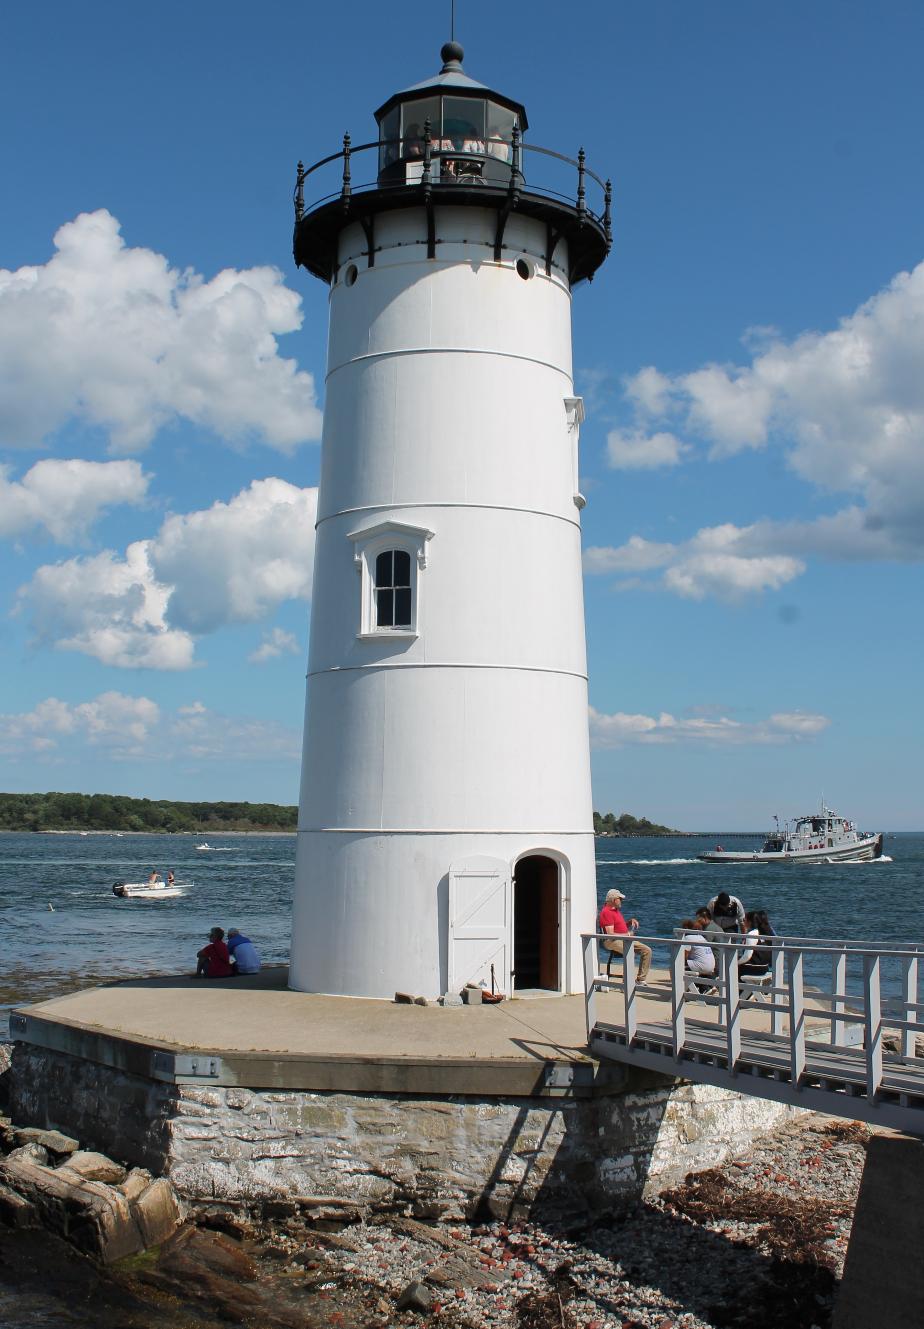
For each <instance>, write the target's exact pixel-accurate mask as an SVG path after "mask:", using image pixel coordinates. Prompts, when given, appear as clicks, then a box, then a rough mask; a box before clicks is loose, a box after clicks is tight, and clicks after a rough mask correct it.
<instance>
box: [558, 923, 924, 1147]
mask: <svg viewBox="0 0 924 1329" xmlns="http://www.w3.org/2000/svg"><path fill="white" fill-rule="evenodd" d="M603 940H604V938H603V935H602V934H600V933H587V934H584V936H583V945H584V977H585V985H584V986H585V998H586V1009H587V1042H588V1045H589V1047H590V1050H591V1052H592V1053H593V1054H594V1056H597V1057H599V1058H600V1059H601V1060H615V1061H621V1062H626V1063H628V1064H630V1065H636V1066H643V1067H646V1068H647V1069H649V1070H657V1071H661V1072H662V1073H664V1074H666V1075H674V1076H678V1077H681V1078H683V1079H687V1080H697V1081H701V1082H703V1083H706V1084H714V1085H719V1086H721V1087H723V1088H726V1089H734V1090H736V1091H738V1092H739V1093H746V1094H753V1095H755V1096H757V1097H759V1098H770V1099H774V1100H776V1101H777V1102H782V1103H789V1104H791V1105H792V1106H794V1107H803V1108H811V1109H813V1110H816V1111H820V1112H830V1113H832V1114H834V1115H836V1116H845V1117H851V1118H859V1119H861V1120H863V1121H868V1122H871V1123H876V1124H879V1125H882V1126H890V1127H894V1128H895V1129H898V1130H902V1131H906V1132H909V1133H910V1134H913V1135H920V1136H924V1023H922V1022H921V1017H922V1014H924V1004H922V1002H921V1000H920V996H921V994H920V991H919V983H920V979H921V977H922V972H921V971H922V966H921V965H920V964H919V961H920V960H922V959H924V945H916V944H911V945H909V944H907V943H888V942H877V943H871V942H854V941H831V940H824V939H818V938H811V937H774V938H773V939H772V940H771V942H770V945H771V962H770V968H769V971H768V974H767V975H764V976H762V977H760V976H754V975H752V974H747V973H741V974H739V956H740V954H741V951H742V949H743V947H744V946H745V939H744V937H743V936H740V935H739V936H733V935H730V936H727V937H726V938H725V939H724V940H716V939H715V938H714V937H712V936H710V937H708V938H707V937H706V936H705V935H703V936H702V943H703V944H706V945H709V946H711V947H712V949H713V952H714V953H715V955H716V957H717V966H716V973H715V975H714V976H705V977H703V976H697V975H695V974H692V973H691V971H689V970H687V969H685V963H684V962H685V956H686V952H687V950H688V949H689V941H684V940H683V938H682V937H681V936H680V935H679V934H678V935H675V936H673V937H644V936H632V935H630V936H627V937H624V938H621V940H622V941H624V943H625V947H624V954H623V955H618V954H612V955H608V956H607V958H609V959H610V960H611V968H612V969H613V970H614V971H615V974H614V976H613V977H611V978H607V976H606V974H605V973H601V972H600V960H599V958H598V948H599V944H600V942H601V941H603ZM637 941H640V942H644V943H645V944H646V945H648V946H650V947H651V949H652V952H653V963H654V964H655V965H658V968H657V969H653V970H652V972H651V974H650V975H649V976H648V978H647V979H646V980H645V981H644V982H641V983H640V982H639V981H638V980H637V978H636V969H635V957H634V954H633V952H634V950H635V945H634V943H635V942H637ZM762 944H763V943H762ZM662 960H663V961H664V967H661V964H660V962H661V961H662ZM704 989H705V990H704ZM918 1033H920V1035H921V1041H920V1043H919V1042H918V1039H917V1037H916V1035H917V1034H918ZM919 1048H920V1052H919Z"/></svg>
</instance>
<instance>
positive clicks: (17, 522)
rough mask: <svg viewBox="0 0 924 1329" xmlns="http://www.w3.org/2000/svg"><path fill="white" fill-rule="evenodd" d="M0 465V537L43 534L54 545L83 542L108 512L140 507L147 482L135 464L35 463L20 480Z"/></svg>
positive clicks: (76, 459)
mask: <svg viewBox="0 0 924 1329" xmlns="http://www.w3.org/2000/svg"><path fill="white" fill-rule="evenodd" d="M9 476H10V467H9V466H2V465H0V536H6V537H9V536H18V535H23V534H25V533H27V532H28V531H31V530H35V529H39V530H41V529H44V530H45V531H46V532H47V533H48V534H49V535H50V536H51V537H52V539H53V540H57V541H58V542H59V543H63V542H65V541H73V540H79V539H82V538H83V537H84V536H86V534H87V532H88V531H89V529H90V527H91V526H92V525H93V523H94V522H95V521H96V520H97V518H98V517H99V516H100V515H101V514H102V513H103V512H104V511H106V509H107V508H111V507H116V506H118V505H119V504H129V505H133V506H137V505H138V504H139V503H142V502H143V501H144V498H145V496H146V494H147V489H148V483H149V480H150V476H147V475H145V474H144V472H143V471H142V469H141V467H140V466H139V464H138V462H136V461H106V462H97V461H82V460H80V459H79V458H76V457H74V458H70V459H68V460H56V459H54V458H48V459H46V460H44V461H39V462H36V463H35V465H34V466H33V467H32V468H31V469H30V470H28V471H26V473H25V475H24V476H23V477H22V479H21V480H18V481H17V480H11V479H10V478H9Z"/></svg>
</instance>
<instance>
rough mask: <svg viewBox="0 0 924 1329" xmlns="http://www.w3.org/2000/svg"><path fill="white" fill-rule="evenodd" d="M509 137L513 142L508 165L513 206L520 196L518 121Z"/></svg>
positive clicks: (515, 122)
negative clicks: (510, 159)
mask: <svg viewBox="0 0 924 1329" xmlns="http://www.w3.org/2000/svg"><path fill="white" fill-rule="evenodd" d="M511 137H512V140H513V153H512V158H513V160H512V161H511V163H510V196H511V198H512V199H513V201H514V204H515V203H516V201H517V199H518V197H519V194H520V175H521V171H520V123H519V121H518V120H516V121H514V125H513V134H512V136H511Z"/></svg>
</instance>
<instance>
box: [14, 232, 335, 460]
mask: <svg viewBox="0 0 924 1329" xmlns="http://www.w3.org/2000/svg"><path fill="white" fill-rule="evenodd" d="M55 249H56V252H55V254H54V255H53V256H52V257H51V258H50V259H49V260H48V262H47V263H45V264H42V265H37V266H31V267H22V268H18V269H17V270H16V271H12V272H11V271H7V270H5V269H0V442H4V443H8V444H10V445H13V446H20V445H26V446H29V445H35V444H38V443H40V442H41V441H42V440H43V439H45V438H47V437H48V436H49V435H51V434H52V433H54V432H55V431H56V430H57V429H59V428H60V427H61V426H62V425H64V424H65V423H66V422H67V421H69V420H77V421H79V422H81V423H84V424H88V425H95V426H99V427H102V428H103V429H105V430H107V431H108V432H109V436H110V446H111V448H112V450H113V451H116V452H123V453H124V452H136V451H139V450H140V449H142V448H144V447H146V446H147V444H148V443H150V441H151V439H152V438H153V437H154V435H155V434H156V433H157V431H158V430H159V429H160V428H162V427H163V426H164V425H166V424H169V423H170V422H171V421H173V420H175V419H178V418H182V419H185V420H189V421H191V422H193V423H194V424H197V425H201V426H203V427H204V428H207V429H210V430H212V431H214V433H216V434H218V435H219V436H220V437H221V438H224V439H226V440H229V441H232V442H239V441H244V440H247V439H250V438H256V439H258V440H260V441H262V442H264V443H267V444H269V445H270V446H271V447H274V448H278V449H280V450H281V451H284V452H289V451H291V450H293V449H294V448H295V447H297V446H298V445H299V444H300V443H304V442H306V441H309V440H313V439H317V438H318V437H319V436H320V414H319V412H318V408H317V403H316V400H315V390H314V381H313V379H312V377H311V375H310V374H307V373H305V372H304V371H301V370H299V369H298V367H297V365H296V363H295V361H294V360H286V359H283V358H282V357H281V356H280V355H279V349H278V344H277V340H276V338H277V337H278V336H280V335H282V334H285V333H288V332H293V331H295V330H296V329H297V328H299V327H300V326H301V322H302V312H301V301H300V297H299V296H298V295H297V294H296V293H295V292H294V291H290V290H288V289H287V287H286V286H285V284H284V282H283V279H282V274H281V273H280V272H279V271H278V270H277V269H275V268H265V267H264V268H250V269H247V270H244V271H236V270H234V269H226V270H225V271H223V272H219V273H218V274H217V275H216V276H214V277H212V278H211V279H210V280H206V279H205V278H204V277H203V276H201V275H200V274H198V273H195V272H192V271H190V270H186V271H183V272H181V271H178V270H177V269H175V268H171V267H170V265H169V263H168V260H167V259H166V258H165V257H164V256H163V255H162V254H157V253H154V252H153V251H152V250H150V249H132V248H129V247H128V246H127V245H126V244H125V241H124V240H123V239H122V236H121V235H120V226H119V223H118V221H117V220H116V218H115V217H113V216H112V215H111V214H110V213H109V212H107V211H106V210H105V209H100V210H99V211H97V212H92V213H82V214H81V215H80V216H79V217H76V218H75V219H74V220H73V221H71V222H67V223H66V224H65V225H64V226H62V227H61V228H60V229H59V231H58V232H57V234H56V235H55Z"/></svg>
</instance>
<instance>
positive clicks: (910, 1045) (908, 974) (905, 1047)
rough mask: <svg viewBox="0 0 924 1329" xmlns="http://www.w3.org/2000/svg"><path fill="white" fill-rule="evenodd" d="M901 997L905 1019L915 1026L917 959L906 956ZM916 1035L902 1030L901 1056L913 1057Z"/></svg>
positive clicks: (916, 1017) (909, 1030) (910, 1031)
mask: <svg viewBox="0 0 924 1329" xmlns="http://www.w3.org/2000/svg"><path fill="white" fill-rule="evenodd" d="M902 986H903V988H904V989H905V990H904V992H903V994H902V996H903V999H904V1004H905V1019H906V1020H907V1021H908V1023H909V1024H917V1022H918V1013H917V1010H916V1009H915V1007H916V1006H917V1001H918V959H917V956H908V957H906V958H905V959H904V960H902ZM916 1037H917V1036H916V1033H915V1031H914V1030H913V1029H903V1030H902V1056H903V1057H914V1056H916V1055H917V1052H916Z"/></svg>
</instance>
